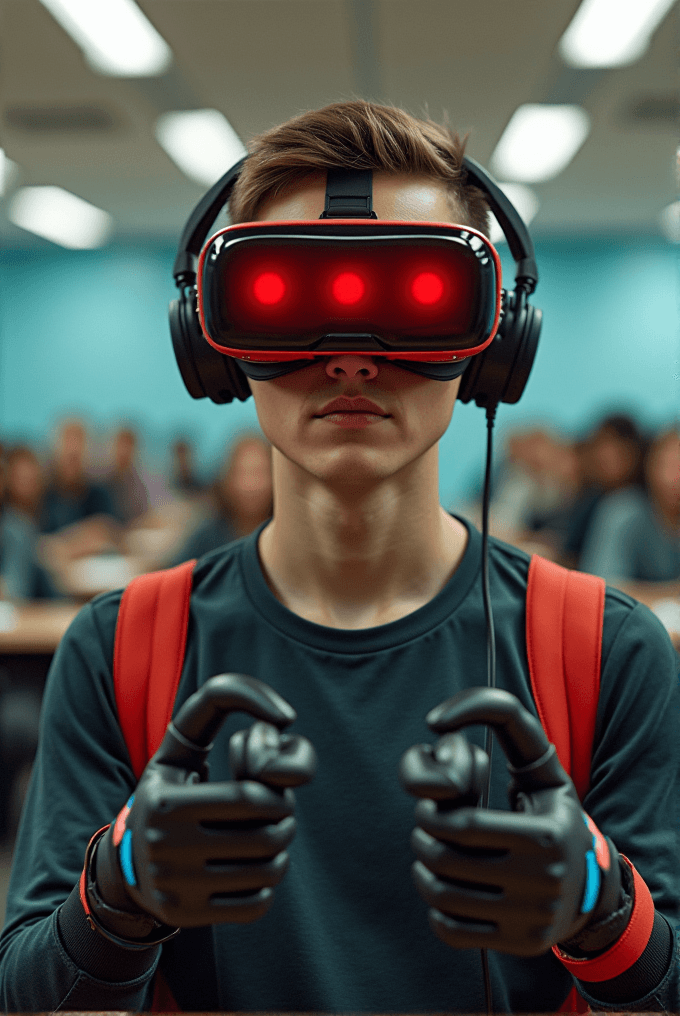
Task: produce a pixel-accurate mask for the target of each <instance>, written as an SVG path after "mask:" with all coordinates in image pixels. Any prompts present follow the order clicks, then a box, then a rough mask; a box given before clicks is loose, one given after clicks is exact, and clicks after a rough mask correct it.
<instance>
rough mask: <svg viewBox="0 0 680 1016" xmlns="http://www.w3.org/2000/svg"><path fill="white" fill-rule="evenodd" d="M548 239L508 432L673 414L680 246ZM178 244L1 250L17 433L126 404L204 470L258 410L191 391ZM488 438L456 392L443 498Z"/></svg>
mask: <svg viewBox="0 0 680 1016" xmlns="http://www.w3.org/2000/svg"><path fill="white" fill-rule="evenodd" d="M536 248H537V260H538V265H539V269H540V273H541V280H540V283H539V286H538V289H537V292H536V294H535V296H534V298H533V299H534V302H535V304H536V305H537V306H539V307H541V308H543V311H544V328H543V336H542V339H541V345H540V348H539V353H538V356H537V360H536V363H535V366H534V370H533V373H532V376H531V379H530V381H529V384H528V387H527V389H526V392H525V394H524V396H523V397H522V400H521V402H519V403H518V404H517V405H516V406H503V407H501V408H500V410H499V413H498V431H499V438H500V439H501V440H502V437H503V434H504V433H505V432H506V431H507V430H508V429H510V428H512V427H513V426H516V425H524V424H527V423H528V422H534V421H538V420H541V421H549V422H551V423H553V424H554V425H555V426H557V427H558V428H560V429H561V430H563V431H564V432H565V433H569V434H570V433H577V432H579V431H580V430H581V429H582V428H583V427H584V426H586V425H587V424H588V423H590V422H591V420H593V419H594V418H595V417H596V416H597V415H598V414H599V413H600V412H605V411H607V410H610V409H612V408H616V409H624V410H628V411H632V412H633V413H635V414H636V415H637V416H638V417H639V418H640V419H641V421H642V423H643V424H645V425H646V426H650V427H653V426H656V425H658V424H662V423H664V422H666V421H668V420H670V419H671V418H673V417H675V416H676V414H677V410H678V405H679V399H678V391H679V387H680V385H679V378H680V348H679V341H678V311H679V309H680V279H679V274H678V248H677V247H675V248H674V247H671V246H670V245H668V244H667V243H664V242H663V241H662V240H660V239H655V238H653V237H650V238H640V237H635V238H633V237H612V238H602V237H598V238H590V239H586V240H582V241H578V240H575V239H573V238H569V239H551V240H542V241H539V242H537V245H536ZM173 257H174V250H173V249H172V248H170V247H166V246H161V245H150V244H149V245H146V246H112V247H109V248H105V249H103V250H101V251H64V250H60V249H57V248H52V247H50V248H49V249H48V248H47V247H44V248H40V249H34V250H22V251H5V252H3V253H2V254H0V435H1V436H2V437H3V438H4V439H5V440H17V439H28V440H31V441H33V442H35V443H36V444H39V445H41V446H43V447H45V446H46V444H47V442H48V438H49V434H50V433H51V431H52V429H53V427H54V424H55V422H56V421H58V420H59V419H61V418H62V417H63V416H65V415H70V414H75V413H77V414H82V415H83V416H85V417H86V418H87V419H88V420H89V421H90V423H91V424H92V426H93V428H94V429H95V430H97V431H99V432H104V431H105V430H106V429H107V428H110V427H113V426H115V425H116V424H117V423H118V422H119V421H120V420H123V419H124V420H126V421H131V422H133V423H136V424H137V425H138V426H139V427H140V428H141V429H142V430H143V432H144V434H145V454H146V457H147V460H148V461H149V460H151V462H152V463H153V464H162V462H163V457H164V455H165V450H166V448H167V445H168V442H169V441H170V440H171V439H172V438H173V437H174V436H175V435H176V434H178V433H180V432H182V433H187V434H188V435H189V436H191V437H192V438H193V439H194V440H195V442H196V445H197V448H198V451H199V462H200V464H201V466H202V468H203V469H204V470H206V471H208V470H210V469H211V468H212V466H213V464H214V463H215V462H216V461H217V460H218V459H219V458H220V457H221V455H222V453H223V449H224V447H225V445H226V444H227V443H228V442H229V440H230V438H231V437H232V436H233V435H234V433H236V432H238V431H240V430H242V429H246V428H248V427H251V426H253V425H255V424H256V417H255V411H254V406H253V402H252V399H251V400H249V401H248V402H246V403H236V404H233V403H232V404H231V405H230V406H215V405H213V404H212V403H211V402H209V401H207V400H200V401H194V400H193V399H191V398H190V397H189V395H188V394H187V393H186V391H185V390H184V387H183V385H182V382H181V379H180V376H179V372H178V370H177V367H176V365H175V362H174V357H173V354H172V349H171V344H170V337H169V331H168V325H167V305H168V301H169V300H170V299H171V298H172V297H173V290H174V287H173V284H172V279H171V275H170V271H171V266H172V261H173ZM506 259H507V251H506V252H505V254H504V261H505V262H506V264H507V260H506ZM511 264H512V263H511V261H510V262H509V266H508V271H509V272H511ZM511 278H512V275H511V274H509V275H508V274H506V279H507V280H508V281H509V280H510V279H511ZM483 447H484V415H483V413H482V411H481V410H478V409H477V408H476V407H474V406H469V405H468V406H463V405H459V406H457V408H456V411H455V413H454V417H453V422H452V425H451V427H450V428H449V430H448V432H447V434H446V435H445V437H444V439H443V441H442V455H441V463H442V464H441V492H442V500H443V502H444V503H450V502H451V501H453V500H455V499H457V498H460V497H461V496H464V495H465V492H466V490H467V488H468V486H469V485H470V483H473V482H475V480H476V479H477V476H478V473H479V463H480V461H481V455H482V451H483Z"/></svg>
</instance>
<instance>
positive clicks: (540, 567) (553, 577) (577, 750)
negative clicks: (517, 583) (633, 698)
mask: <svg viewBox="0 0 680 1016" xmlns="http://www.w3.org/2000/svg"><path fill="white" fill-rule="evenodd" d="M604 590H605V583H604V580H603V579H601V578H598V577H597V576H595V575H587V574H585V573H584V572H577V571H570V570H569V569H568V568H562V567H561V566H560V565H557V564H554V563H553V562H552V561H547V560H546V559H545V558H542V557H538V555H536V554H534V555H533V556H532V558H531V563H530V565H529V582H528V585H527V622H526V623H527V629H526V638H527V656H528V659H529V673H530V676H531V687H532V690H533V694H534V701H535V702H536V708H537V710H538V715H539V717H540V720H541V723H542V725H543V729H544V730H545V732H546V734H547V735H548V738H549V739H550V740H551V741H552V742H553V744H554V745H555V747H556V748H557V754H558V756H559V759H560V762H561V763H562V765H563V766H564V768H565V769H566V771H567V772H568V773H569V775H570V776H571V778H572V780H573V781H574V786H575V787H576V790H577V792H578V795H579V797H580V798H581V800H583V797H584V796H585V793H586V791H587V790H588V785H589V782H590V760H591V755H592V746H593V737H594V734H595V720H596V716H597V703H598V699H599V695H600V658H601V651H602V619H603V616H604Z"/></svg>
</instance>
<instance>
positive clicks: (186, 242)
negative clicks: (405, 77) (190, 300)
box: [172, 155, 538, 293]
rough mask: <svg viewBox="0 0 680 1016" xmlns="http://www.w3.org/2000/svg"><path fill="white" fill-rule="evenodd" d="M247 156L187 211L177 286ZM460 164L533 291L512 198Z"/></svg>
mask: <svg viewBox="0 0 680 1016" xmlns="http://www.w3.org/2000/svg"><path fill="white" fill-rule="evenodd" d="M248 158H249V156H247V155H244V156H243V158H242V159H239V161H238V162H236V163H235V164H234V165H233V166H232V167H231V169H230V170H228V172H226V173H225V174H224V176H223V177H221V178H220V179H219V180H218V181H217V183H215V184H213V186H212V187H211V188H210V190H209V191H208V193H207V194H205V195H204V196H203V198H201V200H200V201H199V203H198V204H197V205H196V207H195V208H194V210H193V212H192V213H191V215H190V217H189V220H188V222H187V224H186V226H185V227H184V229H183V231H182V236H181V238H180V242H179V249H178V251H177V257H176V258H175V263H174V265H173V268H172V274H173V276H174V278H175V282H176V283H177V285H178V286H180V285H183V284H185V283H193V282H195V280H196V267H197V259H198V255H199V254H200V253H201V248H202V247H203V244H204V242H205V240H206V239H207V236H208V230H209V229H210V226H211V225H212V223H213V222H214V221H215V219H216V218H217V215H218V213H219V212H220V209H222V208H223V207H224V206H225V205H226V203H227V201H228V200H229V195H230V194H231V191H232V189H233V187H234V184H235V183H236V180H237V179H238V177H239V175H240V173H241V170H242V168H243V165H244V163H245V162H246V160H247V159H248ZM463 168H464V169H465V172H466V175H467V178H468V180H469V181H470V182H471V183H472V184H473V185H474V186H475V187H479V188H480V190H482V191H484V194H485V196H486V200H487V203H488V205H489V207H490V208H491V211H492V212H493V213H494V215H495V216H496V218H497V219H498V222H499V224H500V227H501V229H502V230H503V232H504V233H505V236H506V238H507V241H508V246H509V247H510V252H511V254H512V256H513V258H514V259H515V262H516V268H515V285H516V286H519V287H521V288H522V289H524V290H525V292H526V293H533V291H534V289H535V288H536V283H537V282H538V268H537V267H536V257H535V254H534V245H533V242H532V239H531V237H530V236H529V232H528V230H527V228H526V226H525V225H524V222H523V221H522V219H521V217H520V215H519V214H518V212H517V210H516V208H515V207H514V205H513V204H512V202H511V201H509V200H508V198H507V197H506V195H505V194H504V193H503V191H502V190H501V189H500V187H499V186H498V184H497V183H496V182H495V180H493V179H492V177H491V176H489V174H488V173H487V172H486V170H485V169H483V168H482V166H480V165H479V163H477V162H475V161H474V159H470V158H468V157H467V156H465V157H464V158H463Z"/></svg>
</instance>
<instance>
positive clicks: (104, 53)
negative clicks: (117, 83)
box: [41, 0, 172, 77]
mask: <svg viewBox="0 0 680 1016" xmlns="http://www.w3.org/2000/svg"><path fill="white" fill-rule="evenodd" d="M41 3H42V4H43V5H44V6H45V7H46V8H47V9H48V11H49V12H50V13H51V14H52V15H53V16H54V18H55V19H56V20H57V21H58V22H59V24H60V25H61V26H62V28H63V29H64V30H65V31H66V32H68V34H69V35H70V36H71V38H72V39H73V41H74V42H75V43H76V44H77V45H78V46H80V48H81V49H82V50H83V52H84V54H85V57H86V59H87V62H88V63H89V64H90V66H91V67H92V68H93V69H94V70H96V71H98V73H99V74H108V75H110V76H112V77H152V76H154V75H157V74H162V73H163V72H164V71H166V70H167V68H168V67H169V66H170V62H171V60H172V52H171V50H170V47H169V46H168V44H167V43H166V42H165V40H164V39H163V37H162V36H161V35H159V34H158V32H157V31H156V29H155V28H154V27H153V25H152V24H151V22H150V21H148V19H147V18H146V16H145V15H144V14H143V13H142V11H141V10H140V9H139V7H138V6H137V4H136V3H135V2H134V0H41Z"/></svg>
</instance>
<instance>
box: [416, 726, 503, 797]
mask: <svg viewBox="0 0 680 1016" xmlns="http://www.w3.org/2000/svg"><path fill="white" fill-rule="evenodd" d="M488 766H489V759H488V756H487V755H486V753H485V752H483V751H482V749H481V748H478V747H477V746H476V745H470V744H469V743H468V741H467V740H466V738H465V737H463V735H462V734H448V735H446V736H444V737H442V738H440V739H439V741H438V742H437V745H436V746H435V747H434V748H433V747H432V745H429V744H417V745H414V746H413V747H412V748H409V749H408V751H406V752H404V754H403V755H402V757H401V762H400V766H399V778H400V780H401V784H402V786H403V787H404V789H405V790H406V791H407V792H408V793H409V794H413V796H414V797H429V798H432V799H434V800H447V801H452V802H454V801H455V802H456V804H476V803H477V801H478V800H479V798H480V796H481V794H482V791H483V787H484V784H485V782H486V775H487V772H488Z"/></svg>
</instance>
